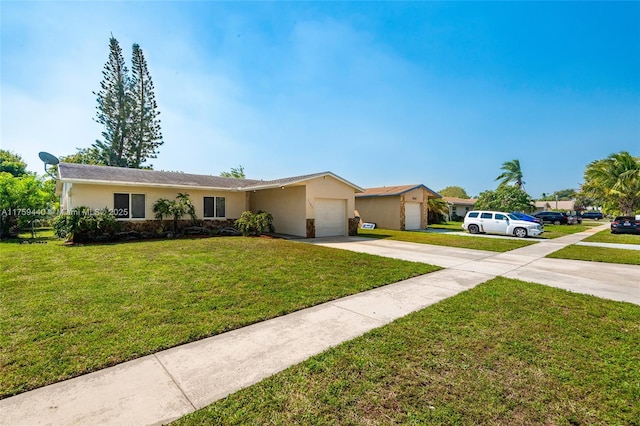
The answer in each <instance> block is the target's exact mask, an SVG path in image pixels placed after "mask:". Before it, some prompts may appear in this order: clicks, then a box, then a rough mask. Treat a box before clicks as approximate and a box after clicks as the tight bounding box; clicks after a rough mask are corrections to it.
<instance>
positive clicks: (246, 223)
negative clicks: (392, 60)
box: [235, 210, 275, 237]
mask: <svg viewBox="0 0 640 426" xmlns="http://www.w3.org/2000/svg"><path fill="white" fill-rule="evenodd" d="M235 226H236V228H238V230H239V231H240V232H241V233H242V235H244V236H245V237H246V236H248V235H254V236H258V235H260V234H262V233H263V232H274V231H275V229H274V227H273V216H272V215H271V214H269V213H267V212H263V211H262V210H259V211H258V213H253V212H251V211H249V210H247V211H245V212H243V213H242V215H241V216H240V218H239V219H238V220H236V221H235Z"/></svg>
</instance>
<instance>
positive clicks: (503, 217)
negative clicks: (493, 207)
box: [496, 213, 507, 220]
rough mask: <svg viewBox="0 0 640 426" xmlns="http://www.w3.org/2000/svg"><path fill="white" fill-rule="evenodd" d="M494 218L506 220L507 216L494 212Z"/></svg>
mask: <svg viewBox="0 0 640 426" xmlns="http://www.w3.org/2000/svg"><path fill="white" fill-rule="evenodd" d="M496 220H507V217H506V216H505V215H503V214H500V213H496Z"/></svg>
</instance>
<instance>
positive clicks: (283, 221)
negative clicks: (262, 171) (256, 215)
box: [250, 185, 306, 236]
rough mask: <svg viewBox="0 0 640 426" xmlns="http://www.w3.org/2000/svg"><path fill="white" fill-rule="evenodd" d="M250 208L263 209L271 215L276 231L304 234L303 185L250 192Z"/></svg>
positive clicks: (304, 196) (253, 209) (304, 194)
mask: <svg viewBox="0 0 640 426" xmlns="http://www.w3.org/2000/svg"><path fill="white" fill-rule="evenodd" d="M250 199H251V203H250V208H251V210H252V211H254V212H257V211H258V210H263V211H265V212H267V213H271V215H272V216H273V226H274V228H275V229H276V232H278V233H280V234H289V235H299V236H305V235H306V220H305V208H304V206H305V199H306V192H305V187H304V186H302V185H300V186H287V187H285V188H284V189H281V188H276V189H263V190H260V191H256V192H251V193H250Z"/></svg>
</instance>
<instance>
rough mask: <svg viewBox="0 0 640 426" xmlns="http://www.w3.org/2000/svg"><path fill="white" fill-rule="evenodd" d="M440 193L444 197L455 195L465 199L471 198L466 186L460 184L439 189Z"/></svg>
mask: <svg viewBox="0 0 640 426" xmlns="http://www.w3.org/2000/svg"><path fill="white" fill-rule="evenodd" d="M438 194H440V195H442V196H443V197H455V198H465V199H469V198H471V197H469V195H468V194H467V191H465V190H464V188H462V187H460V186H447V187H446V188H444V189H441V190H440V191H438Z"/></svg>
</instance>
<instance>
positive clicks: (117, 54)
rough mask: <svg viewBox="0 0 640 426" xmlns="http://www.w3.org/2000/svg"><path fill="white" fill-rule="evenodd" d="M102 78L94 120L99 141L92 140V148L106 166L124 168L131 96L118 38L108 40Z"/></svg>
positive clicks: (97, 94) (125, 164)
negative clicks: (98, 131) (100, 130)
mask: <svg viewBox="0 0 640 426" xmlns="http://www.w3.org/2000/svg"><path fill="white" fill-rule="evenodd" d="M102 75H103V77H104V79H103V80H102V82H101V83H100V88H101V90H100V91H99V92H98V93H95V92H94V95H96V96H97V97H98V99H97V101H98V106H97V107H96V109H97V110H98V112H97V115H96V119H95V120H96V121H97V122H98V123H100V124H102V125H104V127H105V129H104V131H103V132H102V138H103V140H101V141H100V140H96V142H95V144H93V147H94V148H96V149H97V150H98V152H99V154H100V161H101V162H102V163H103V164H105V165H107V166H119V167H126V166H127V165H128V164H127V159H126V154H127V146H128V144H129V121H130V116H131V103H132V102H131V96H130V89H129V88H130V84H131V83H130V81H129V75H128V70H127V67H126V65H125V62H124V57H123V56H122V49H121V48H120V44H119V43H118V40H116V39H115V38H114V37H113V36H111V38H110V39H109V60H108V61H107V63H106V64H105V66H104V70H103V71H102Z"/></svg>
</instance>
